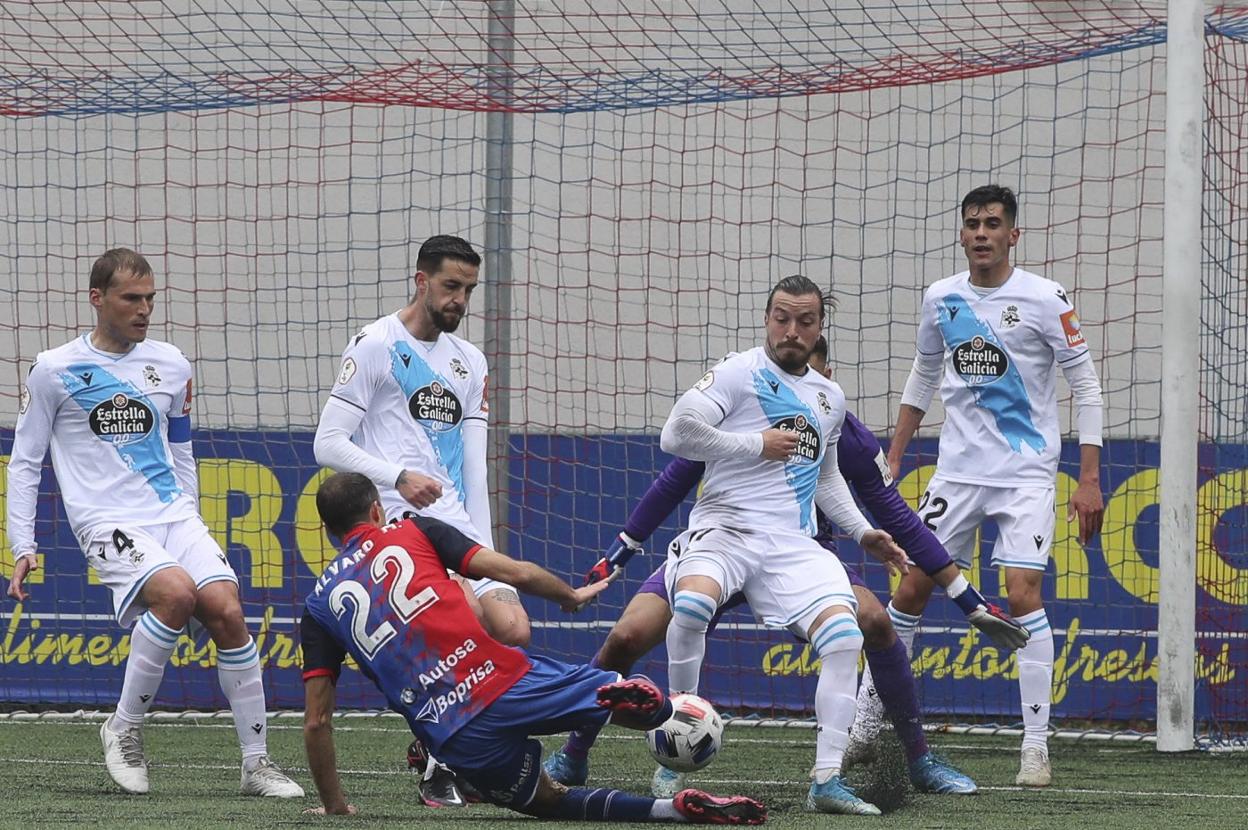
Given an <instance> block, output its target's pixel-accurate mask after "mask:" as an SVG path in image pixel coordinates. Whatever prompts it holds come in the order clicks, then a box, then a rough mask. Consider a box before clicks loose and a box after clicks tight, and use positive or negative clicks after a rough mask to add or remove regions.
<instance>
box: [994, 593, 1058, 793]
mask: <svg viewBox="0 0 1248 830" xmlns="http://www.w3.org/2000/svg"><path fill="white" fill-rule="evenodd" d="M1043 580H1044V571H1039V570H1032V569H1030V568H1006V569H1005V590H1006V593H1007V594H1008V596H1009V603H1010V614H1011V616H1013V617H1014V618H1015V619H1016V620H1018V621H1019V622H1020V623H1022V624H1023V626H1025V627H1026V628H1027V631H1028V632H1029V633H1030V634H1031V637H1030V638H1029V639H1028V640H1027V645H1025V646H1023V647H1022V648H1020V649H1019V650H1018V691H1019V699H1020V701H1021V703H1022V709H1023V746H1022V752H1021V757H1020V762H1019V771H1018V776H1017V777H1016V778H1015V779H1014V782H1015V783H1016V784H1018V785H1020V786H1024V787H1047V786H1048V785H1049V784H1050V783H1051V782H1052V779H1053V773H1052V767H1051V766H1050V764H1049V746H1048V733H1049V704H1050V700H1051V695H1052V688H1053V630H1052V628H1050V627H1049V620H1048V617H1047V616H1046V615H1045V613H1044V605H1043V601H1042V599H1041V593H1040V590H1041V586H1042V584H1043Z"/></svg>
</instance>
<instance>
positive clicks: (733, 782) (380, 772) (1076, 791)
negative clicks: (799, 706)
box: [0, 758, 1248, 801]
mask: <svg viewBox="0 0 1248 830" xmlns="http://www.w3.org/2000/svg"><path fill="white" fill-rule="evenodd" d="M0 764H26V765H30V766H56V767H103V766H104V762H103V761H87V760H81V761H70V760H57V759H46V758H0ZM151 766H152V767H154V768H156V769H160V768H161V767H165V768H168V769H175V768H176V769H183V770H195V771H201V772H207V771H210V770H211V771H216V770H236V769H238V764H163V763H154V764H152V765H151ZM285 769H286V770H287V771H288V772H294V773H307V772H308V770H307V769H306V768H304V767H286V768H285ZM339 773H341V774H342V775H370V776H375V777H393V776H410V775H412V773H411V772H409V771H407V770H403V769H342V770H339ZM698 783H699V784H715V785H723V786H757V787H785V786H806V784H807V781H806V779H802V780H801V781H788V780H773V781H763V780H761V779H753V778H752V779H744V778H707V777H705V776H698ZM980 789H981V790H988V791H991V792H1030V793H1035V794H1036V795H1044V794H1047V793H1054V794H1068V795H1105V796H1135V797H1144V798H1208V799H1223V800H1230V801H1245V800H1248V793H1191V792H1174V791H1169V790H1097V789H1092V788H1090V787H1047V788H1045V789H1044V790H1036V789H1034V788H1031V787H980Z"/></svg>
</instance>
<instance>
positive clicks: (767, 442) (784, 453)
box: [761, 429, 797, 461]
mask: <svg viewBox="0 0 1248 830" xmlns="http://www.w3.org/2000/svg"><path fill="white" fill-rule="evenodd" d="M795 452H797V433H796V432H789V431H788V430H787V429H765V430H763V452H762V454H761V455H762V457H763V458H765V459H766V460H768V461H788V460H789V459H790V458H792V457H793V453H795Z"/></svg>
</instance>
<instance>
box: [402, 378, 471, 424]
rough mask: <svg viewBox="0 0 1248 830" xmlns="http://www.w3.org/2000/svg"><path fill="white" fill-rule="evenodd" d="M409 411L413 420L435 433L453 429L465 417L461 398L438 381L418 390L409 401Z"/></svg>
mask: <svg viewBox="0 0 1248 830" xmlns="http://www.w3.org/2000/svg"><path fill="white" fill-rule="evenodd" d="M407 409H408V411H409V412H411V413H412V417H413V418H415V419H416V420H417V421H420V422H421V423H422V424H424V425H425V426H426V427H428V428H429V429H432V430H434V431H435V432H443V431H445V430H448V429H453V428H454V427H455V426H457V425H458V424H459V422H460V420H461V419H462V418H463V417H464V407H463V405H462V404H461V403H460V402H459V398H457V397H455V393H454V392H452V391H451V390H450V389H448V388H447V387H445V386H443V385H442V383H441V382H440V381H436V380H435V381H433V382H432V383H430V384H429V385H428V386H422V387H420V388H419V389H417V390H416V391H415V392H414V393H413V394H412V396H411V397H410V398H408V399H407Z"/></svg>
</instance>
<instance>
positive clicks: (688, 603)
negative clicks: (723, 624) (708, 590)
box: [671, 591, 716, 634]
mask: <svg viewBox="0 0 1248 830" xmlns="http://www.w3.org/2000/svg"><path fill="white" fill-rule="evenodd" d="M715 610H716V604H715V600H713V599H711V598H710V597H708V596H707V595H706V594H702V593H699V592H697V591H677V592H676V594H675V596H673V597H672V622H671V624H672V625H674V626H676V627H677V628H681V629H684V630H686V631H695V632H699V633H702V634H705V633H706V630H707V629H708V628H710V625H711V618H712V617H714V616H715Z"/></svg>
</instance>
